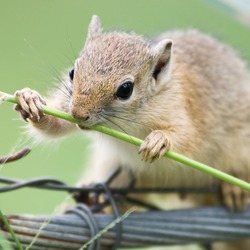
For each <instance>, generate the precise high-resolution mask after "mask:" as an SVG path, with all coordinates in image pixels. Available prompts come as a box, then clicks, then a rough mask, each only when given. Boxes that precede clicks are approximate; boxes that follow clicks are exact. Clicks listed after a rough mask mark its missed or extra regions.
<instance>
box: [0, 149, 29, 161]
mask: <svg viewBox="0 0 250 250" xmlns="http://www.w3.org/2000/svg"><path fill="white" fill-rule="evenodd" d="M29 152H30V148H28V147H24V148H23V149H22V150H20V151H18V152H15V153H13V154H10V155H7V156H0V164H4V163H7V162H12V161H17V160H19V159H21V158H23V157H24V156H26V155H27V154H28V153H29Z"/></svg>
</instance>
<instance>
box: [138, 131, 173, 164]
mask: <svg viewBox="0 0 250 250" xmlns="http://www.w3.org/2000/svg"><path fill="white" fill-rule="evenodd" d="M171 147H172V143H171V141H170V139H169V137H168V136H167V135H166V133H165V132H164V131H161V130H154V131H153V132H151V133H150V134H149V135H148V136H147V137H146V139H145V140H144V142H143V143H142V145H141V147H140V151H139V153H142V160H143V161H150V162H152V161H153V160H155V159H157V158H159V157H162V156H163V155H164V154H165V153H166V152H167V151H168V150H170V149H171Z"/></svg>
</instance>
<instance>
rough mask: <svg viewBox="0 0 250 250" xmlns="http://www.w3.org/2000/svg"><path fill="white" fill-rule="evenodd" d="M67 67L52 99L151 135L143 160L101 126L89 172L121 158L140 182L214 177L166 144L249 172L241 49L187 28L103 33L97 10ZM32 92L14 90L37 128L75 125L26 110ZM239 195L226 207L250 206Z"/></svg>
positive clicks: (202, 182)
mask: <svg viewBox="0 0 250 250" xmlns="http://www.w3.org/2000/svg"><path fill="white" fill-rule="evenodd" d="M172 41H173V46H172ZM70 77H71V78H72V81H70V79H69V78H68V77H66V78H65V79H66V80H65V82H64V84H62V85H61V90H63V91H61V90H57V91H55V92H54V93H53V94H51V96H50V97H49V98H48V99H47V104H48V105H49V106H53V107H55V108H58V109H61V110H64V111H66V112H69V113H71V114H72V116H73V117H75V118H77V119H81V120H83V121H85V122H86V124H87V125H93V124H97V123H101V124H103V125H104V126H105V125H107V126H108V127H112V128H114V129H117V130H121V131H125V132H126V133H128V134H131V135H133V136H136V137H139V138H141V139H145V138H147V139H146V140H145V141H144V143H143V145H142V146H141V152H142V154H143V161H142V160H141V156H140V155H139V154H138V149H137V148H136V147H135V146H133V145H130V144H128V143H125V142H121V141H118V140H117V139H113V138H111V137H108V136H105V135H102V134H96V135H95V136H94V137H96V141H95V148H94V150H93V151H94V153H95V156H94V157H93V158H94V161H95V163H93V167H92V168H91V172H92V173H93V174H92V175H91V178H93V179H92V181H98V180H99V179H103V178H104V175H105V174H106V173H107V172H108V171H109V169H111V168H114V167H117V166H125V167H127V168H130V169H132V170H133V172H135V173H136V174H137V176H138V180H140V181H141V182H142V183H140V184H141V185H147V186H158V187H164V186H177V187H187V186H189V187H195V186H203V187H205V186H208V185H213V184H215V183H216V182H218V181H217V180H216V179H214V178H212V177H210V176H208V175H206V174H203V173H201V172H199V171H197V170H193V169H191V168H189V167H186V166H183V165H181V164H179V163H176V162H174V161H172V160H169V159H166V158H161V159H157V158H159V157H160V156H162V155H163V154H164V153H165V152H166V151H167V150H169V149H171V150H173V151H175V152H178V153H181V154H184V155H186V156H188V157H191V158H193V159H195V160H198V161H200V162H203V163H205V164H208V165H211V166H213V167H215V168H218V169H220V170H223V171H225V172H227V173H229V174H234V175H236V176H238V177H241V178H244V179H246V180H248V179H249V176H250V154H249V149H250V75H249V72H248V71H247V68H246V65H245V63H244V62H243V61H242V59H240V58H239V56H238V55H237V53H236V52H235V51H234V50H233V49H231V48H229V47H228V46H225V45H223V44H222V43H220V42H218V41H217V40H215V39H214V38H212V37H210V36H208V35H204V34H202V33H200V32H198V31H195V30H190V31H176V32H169V33H165V34H163V35H161V36H159V37H157V38H155V39H154V40H152V41H151V42H150V41H147V40H145V39H143V38H142V37H139V36H136V35H134V34H127V33H123V32H108V33H103V32H102V31H101V27H100V23H99V20H98V18H97V17H94V18H93V19H92V22H91V24H90V27H89V34H88V38H87V41H86V44H85V47H84V49H83V51H82V52H81V54H80V56H79V58H78V59H77V60H76V63H75V66H74V71H71V73H70ZM131 83H132V86H131ZM131 89H132V90H131ZM131 91H132V92H131ZM130 92H131V93H130ZM65 93H66V94H65ZM32 95H33V96H37V93H36V92H34V91H30V90H27V89H25V90H24V91H19V92H17V94H16V96H17V98H19V100H21V106H22V107H21V108H20V106H19V107H18V108H17V109H18V110H21V112H22V114H23V116H24V117H25V118H27V117H29V118H30V120H31V121H33V122H32V127H33V128H35V130H36V132H37V131H39V132H41V133H44V134H47V135H50V136H54V135H62V134H65V133H66V132H68V131H70V130H74V129H76V128H77V127H76V126H74V125H72V124H70V123H68V122H65V121H61V120H59V119H57V118H54V117H49V116H44V115H43V114H42V112H41V111H40V110H39V105H37V106H38V107H37V109H36V111H33V112H32V109H31V112H29V110H28V109H27V108H26V109H25V107H24V105H23V104H22V103H23V102H24V101H25V100H27V99H28V98H29V97H30V96H32ZM36 98H37V97H36ZM39 98H40V97H39ZM37 100H38V99H37ZM28 102H29V101H27V102H26V103H28ZM35 103H36V102H35ZM38 103H39V102H38ZM27 113H31V115H30V114H27ZM36 113H39V115H40V117H41V119H40V120H39V121H37V120H36V119H37V115H36ZM93 133H94V132H93ZM152 160H154V161H153V162H152V163H150V161H152ZM91 178H90V179H91ZM145 180H146V181H145ZM119 184H121V183H119ZM227 188H228V187H227ZM232 192H233V191H232ZM229 193H230V192H229ZM229 193H227V194H228V196H230V194H229ZM233 196H234V195H232V198H229V197H225V202H226V203H227V205H228V206H229V207H234V206H236V207H244V206H245V203H246V200H247V199H246V197H245V196H244V195H243V196H242V197H243V198H242V197H241V198H240V199H239V200H238V198H237V197H236V198H235V197H233ZM230 197H231V196H230ZM241 199H242V200H244V201H241Z"/></svg>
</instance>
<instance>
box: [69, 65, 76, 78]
mask: <svg viewBox="0 0 250 250" xmlns="http://www.w3.org/2000/svg"><path fill="white" fill-rule="evenodd" d="M74 73H75V69H74V67H72V68H71V70H70V71H69V78H70V80H71V81H73V79H74Z"/></svg>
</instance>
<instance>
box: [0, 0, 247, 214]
mask: <svg viewBox="0 0 250 250" xmlns="http://www.w3.org/2000/svg"><path fill="white" fill-rule="evenodd" d="M93 14H97V15H99V16H100V18H101V20H102V23H103V27H104V29H105V30H108V29H122V30H127V31H131V30H132V31H135V32H136V33H139V34H143V35H155V34H158V33H160V32H162V31H166V30H167V29H179V28H198V29H201V30H203V31H205V32H208V33H210V34H213V35H215V36H216V37H218V38H219V39H221V40H223V41H225V42H226V43H228V44H230V45H232V46H233V47H235V48H236V49H237V50H238V51H239V52H240V54H241V55H242V57H243V58H245V59H246V60H249V59H250V48H249V44H250V29H249V27H248V26H247V25H244V24H242V23H240V22H239V21H238V20H236V19H234V17H233V16H234V15H233V12H232V11H231V10H230V9H227V10H226V11H224V10H223V8H218V2H217V1H202V0H189V1H181V0H168V1H166V0H165V1H164V0H147V1H144V0H137V1H134V0H126V1H118V0H109V1H102V0H99V1H97V0H89V1H87V0H86V1H84V0H74V1H70V0H36V1H34V0H22V1H18V0H0V65H1V67H0V71H1V78H0V91H5V92H8V93H14V92H15V91H16V90H18V89H21V88H23V87H30V88H33V89H36V90H38V91H39V92H41V93H43V94H45V93H46V91H47V90H48V89H50V87H51V86H52V83H53V82H56V80H55V79H56V75H57V73H58V72H61V71H63V70H64V69H65V68H69V67H71V66H72V64H73V62H74V59H75V56H76V55H77V54H78V53H79V51H80V50H81V48H82V47H83V45H84V41H85V37H86V31H87V27H88V23H89V21H90V19H91V16H92V15H93ZM0 119H1V120H0V121H1V123H0V124H1V129H0V140H1V143H0V155H5V154H9V153H10V152H13V151H16V150H17V149H20V148H22V146H24V145H31V146H32V152H31V153H30V155H29V156H27V157H26V158H25V159H22V160H20V161H18V162H15V163H9V164H6V165H2V166H0V176H8V177H12V178H17V179H29V178H34V177H41V176H51V177H54V178H58V179H60V180H63V181H65V182H66V183H68V184H74V183H75V182H76V181H77V180H78V178H79V176H81V174H82V172H83V170H84V168H86V167H88V164H87V161H88V158H87V155H88V154H89V151H88V149H87V144H88V141H87V139H86V138H85V137H84V135H82V134H83V133H81V135H80V136H79V134H77V135H74V136H71V137H70V138H67V139H65V140H62V141H60V142H57V143H43V144H39V145H34V144H33V140H32V139H31V140H30V139H29V138H28V137H27V135H25V134H24V129H23V128H22V127H23V125H25V124H24V122H22V121H21V120H20V119H19V117H18V115H17V114H16V113H15V112H14V111H12V105H11V104H9V103H6V104H2V105H0ZM97 174H98V173H97ZM65 196H66V194H65V193H61V192H52V191H46V190H37V189H28V188H26V189H22V190H18V191H12V192H8V193H1V194H0V208H1V209H2V210H3V211H4V212H5V213H34V214H36V213H51V212H52V211H53V210H54V208H55V207H56V206H57V205H58V204H60V203H61V202H62V201H63V200H64V198H65Z"/></svg>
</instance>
